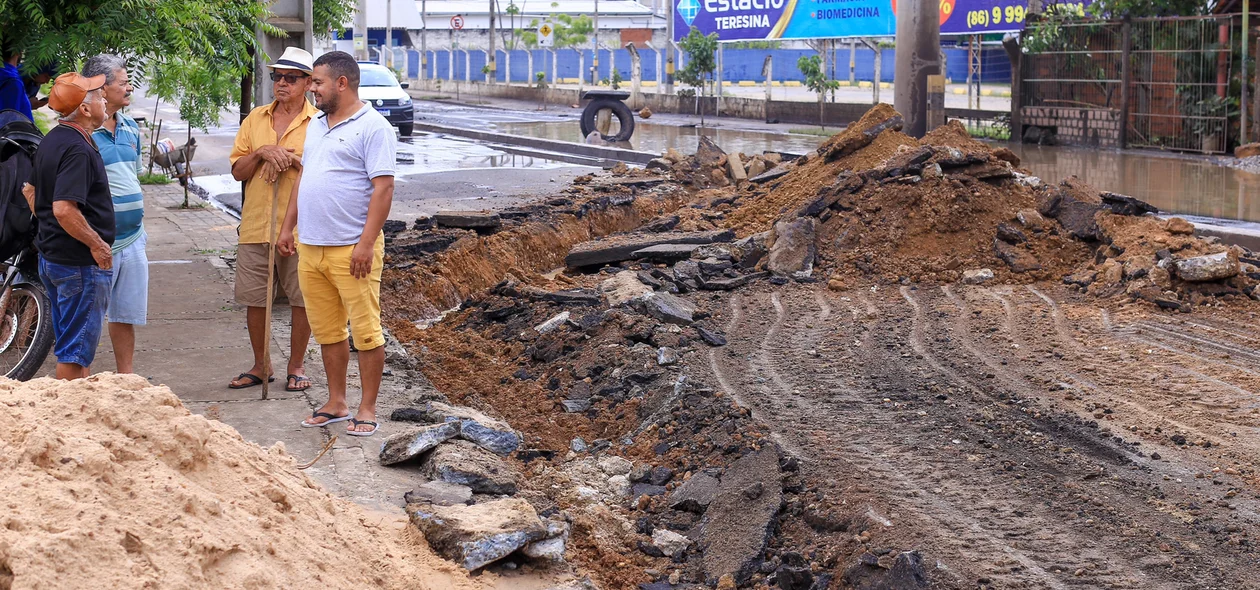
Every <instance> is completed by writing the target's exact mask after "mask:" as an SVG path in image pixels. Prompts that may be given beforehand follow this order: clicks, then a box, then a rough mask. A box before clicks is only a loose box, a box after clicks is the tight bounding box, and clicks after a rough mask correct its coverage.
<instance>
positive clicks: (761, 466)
mask: <svg viewBox="0 0 1260 590" xmlns="http://www.w3.org/2000/svg"><path fill="white" fill-rule="evenodd" d="M754 484H761V492H760V494H758V495H757V497H756V498H755V499H752V500H750V499H749V498H748V497H747V495H746V494H745V493H744V490H747V489H749V488H751V487H753V486H754ZM782 502H783V487H782V484H781V482H780V478H779V449H778V447H776V446H773V445H771V446H767V447H764V448H762V449H761V450H759V451H753V452H751V453H749V454H747V455H744V456H743V457H741V458H740V459H739V460H738V461H736V462H734V463H732V464H731V466H730V467H728V468H727V469H726V471H725V473H723V474H722V480H721V482H720V483H719V484H718V490H717V494H716V496H715V497H714V499H713V502H712V503H711V504H709V509H708V510H706V511H705V514H704V518H703V520H701V521H700V525H699V527H700V529H699V530H700V535H699V546H700V548H701V551H702V552H703V560H702V564H703V568H704V575H705V578H706V579H711V580H712V579H718V578H721V577H722V576H724V575H731V576H733V577H734V579H735V582H736V583H737V584H743V583H746V582H748V580H749V579H750V578H751V577H752V575H753V574H754V573H756V571H757V570H758V568H760V566H761V562H762V559H764V556H765V550H766V543H767V542H769V540H770V535H771V534H772V532H773V531H774V528H775V525H776V523H777V519H778V514H779V506H780V505H781V504H782Z"/></svg>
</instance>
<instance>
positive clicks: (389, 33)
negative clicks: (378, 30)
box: [385, 0, 394, 70]
mask: <svg viewBox="0 0 1260 590" xmlns="http://www.w3.org/2000/svg"><path fill="white" fill-rule="evenodd" d="M385 51H386V54H385V55H387V56H389V57H386V58H385V67H387V68H389V69H391V70H392V69H394V0H385Z"/></svg>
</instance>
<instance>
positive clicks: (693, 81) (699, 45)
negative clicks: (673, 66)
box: [677, 27, 718, 88]
mask: <svg viewBox="0 0 1260 590" xmlns="http://www.w3.org/2000/svg"><path fill="white" fill-rule="evenodd" d="M717 45H718V36H717V33H711V34H709V35H708V36H705V35H703V34H701V33H700V29H697V28H695V27H691V32H689V33H687V36H686V37H683V38H682V40H681V41H679V42H678V47H679V48H681V49H682V50H683V51H685V52H687V65H686V66H684V67H683V69H681V70H678V73H677V77H678V80H679V81H680V82H682V83H683V84H686V85H688V86H695V87H696V88H702V87H703V86H704V85H705V84H706V83H707V82H708V80H709V78H711V77H712V76H713V74H714V72H716V71H717V59H716V57H715V56H714V54H715V53H717Z"/></svg>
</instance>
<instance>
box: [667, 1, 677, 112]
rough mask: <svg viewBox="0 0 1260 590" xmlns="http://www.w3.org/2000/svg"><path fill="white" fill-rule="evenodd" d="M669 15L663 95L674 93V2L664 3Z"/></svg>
mask: <svg viewBox="0 0 1260 590" xmlns="http://www.w3.org/2000/svg"><path fill="white" fill-rule="evenodd" d="M666 5H668V6H669V10H668V11H667V12H668V13H669V14H668V16H666V17H665V36H666V37H668V39H666V40H665V94H673V93H674V10H676V9H675V8H674V2H673V0H670V1H669V2H666Z"/></svg>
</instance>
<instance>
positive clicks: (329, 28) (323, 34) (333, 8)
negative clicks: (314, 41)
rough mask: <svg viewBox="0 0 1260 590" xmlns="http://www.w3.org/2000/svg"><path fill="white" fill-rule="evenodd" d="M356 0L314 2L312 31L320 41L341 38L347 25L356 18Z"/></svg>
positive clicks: (320, 0)
mask: <svg viewBox="0 0 1260 590" xmlns="http://www.w3.org/2000/svg"><path fill="white" fill-rule="evenodd" d="M354 4H355V2H354V0H314V6H312V7H311V11H312V15H311V16H312V18H311V20H312V29H313V30H314V31H315V37H316V38H318V39H329V38H332V39H337V38H340V36H341V32H342V31H343V30H344V29H343V27H345V25H346V23H348V22H350V19H351V17H353V16H354Z"/></svg>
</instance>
